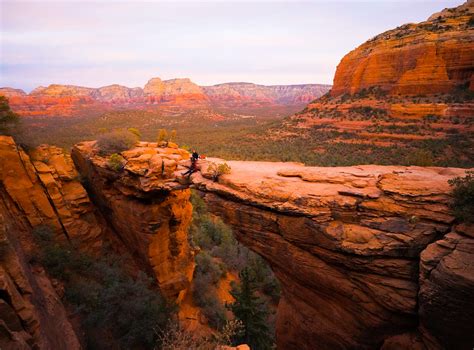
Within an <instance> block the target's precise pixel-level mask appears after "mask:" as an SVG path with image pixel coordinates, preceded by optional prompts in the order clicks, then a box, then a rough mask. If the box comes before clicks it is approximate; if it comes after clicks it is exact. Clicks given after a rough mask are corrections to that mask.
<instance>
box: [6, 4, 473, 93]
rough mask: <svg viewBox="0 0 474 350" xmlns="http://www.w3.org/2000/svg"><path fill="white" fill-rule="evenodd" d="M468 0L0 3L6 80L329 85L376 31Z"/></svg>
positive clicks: (12, 83) (25, 83) (16, 83)
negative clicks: (338, 69)
mask: <svg viewBox="0 0 474 350" xmlns="http://www.w3.org/2000/svg"><path fill="white" fill-rule="evenodd" d="M462 3H464V1H463V0H443V1H437V2H436V3H433V2H427V1H423V0H418V1H416V2H410V1H378V2H375V1H369V2H367V1H365V2H363V1H345V2H343V1H336V2H329V1H305V2H290V1H278V2H274V1H241V2H233V3H228V2H223V1H211V2H199V1H191V2H181V1H178V2H175V3H171V2H167V1H152V2H138V3H133V2H123V1H120V2H117V1H95V2H91V1H87V2H84V3H80V2H76V1H54V2H46V3H40V2H37V1H26V2H14V1H2V2H1V4H0V10H1V19H2V24H1V28H0V29H1V33H2V35H1V39H0V45H1V46H0V56H1V63H2V64H1V71H0V73H1V76H0V86H4V87H11V88H17V89H22V90H24V91H25V92H28V93H29V92H31V91H32V90H33V89H34V88H36V87H38V86H49V85H51V84H60V85H75V86H84V87H91V88H98V87H102V86H109V85H114V84H118V85H123V86H127V87H143V86H144V85H145V84H146V82H147V81H148V80H149V79H151V78H152V77H160V78H161V79H162V80H170V79H176V78H189V79H190V80H191V81H192V82H194V83H195V84H197V85H199V86H212V85H218V84H224V83H229V82H249V83H253V84H258V85H267V86H271V85H305V84H325V85H332V83H333V77H334V73H335V70H336V66H337V64H339V62H340V60H341V59H342V58H343V57H344V55H346V54H347V53H348V52H349V51H351V50H353V49H354V48H356V47H357V46H359V45H360V44H362V43H364V42H365V41H367V40H368V39H370V38H371V37H373V36H375V35H377V34H379V33H381V32H384V31H386V30H389V29H392V28H395V27H397V26H400V25H402V24H405V23H410V22H412V23H413V22H421V21H424V20H426V19H427V18H428V17H429V16H430V15H431V14H432V13H434V12H438V11H441V10H442V9H444V8H446V7H455V6H457V5H460V4H462ZM341 23H342V24H344V25H342V26H341V25H340V24H341ZM282 24H283V25H282ZM323 30H324V33H323V34H322V31H323Z"/></svg>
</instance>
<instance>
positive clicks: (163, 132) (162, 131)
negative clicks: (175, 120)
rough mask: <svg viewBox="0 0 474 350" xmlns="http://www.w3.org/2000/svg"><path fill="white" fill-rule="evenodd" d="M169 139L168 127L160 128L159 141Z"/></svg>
mask: <svg viewBox="0 0 474 350" xmlns="http://www.w3.org/2000/svg"><path fill="white" fill-rule="evenodd" d="M162 141H168V132H167V131H166V129H160V130H158V142H162Z"/></svg>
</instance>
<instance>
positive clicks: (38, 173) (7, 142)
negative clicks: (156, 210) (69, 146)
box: [0, 136, 102, 349]
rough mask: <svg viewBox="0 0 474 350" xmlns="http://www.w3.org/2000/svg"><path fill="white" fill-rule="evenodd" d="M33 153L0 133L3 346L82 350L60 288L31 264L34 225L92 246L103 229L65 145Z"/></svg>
mask: <svg viewBox="0 0 474 350" xmlns="http://www.w3.org/2000/svg"><path fill="white" fill-rule="evenodd" d="M36 155H37V156H38V157H39V159H36V160H33V159H32V158H30V157H29V156H28V155H27V154H26V153H25V152H24V151H23V150H22V149H21V148H19V147H18V146H17V145H16V144H15V142H14V141H13V139H12V138H10V137H6V136H0V311H1V312H0V329H1V332H0V347H1V348H2V349H30V348H39V349H79V348H80V343H79V340H78V337H77V335H76V332H75V330H74V328H73V326H72V325H71V322H70V321H69V318H68V313H67V311H66V308H65V307H64V305H63V304H62V301H61V293H62V292H63V291H62V289H61V286H60V284H58V282H57V281H55V280H54V279H51V278H49V277H48V275H47V274H46V272H45V271H44V269H43V268H42V266H41V265H39V264H38V263H37V262H36V259H35V256H37V255H36V252H37V247H36V244H35V242H36V239H35V237H34V234H33V229H34V228H36V227H39V226H48V227H50V228H52V229H53V231H54V233H55V239H57V240H61V241H66V240H68V239H74V240H75V241H76V242H78V244H79V245H80V246H81V247H83V248H84V249H87V250H88V251H97V249H98V248H99V247H100V245H101V240H100V236H101V233H102V228H101V226H100V225H99V224H98V222H97V220H96V218H95V216H94V214H93V207H92V204H91V202H90V201H89V197H88V195H87V193H86V192H85V190H84V189H83V188H82V186H81V185H80V183H79V181H78V180H77V172H76V171H75V169H74V167H73V166H72V165H71V163H69V162H68V161H67V160H66V159H67V156H65V155H64V154H63V152H62V150H60V149H57V148H55V147H51V148H48V147H43V148H42V149H40V150H38V152H37V153H36ZM40 159H41V160H40ZM46 163H47V164H46Z"/></svg>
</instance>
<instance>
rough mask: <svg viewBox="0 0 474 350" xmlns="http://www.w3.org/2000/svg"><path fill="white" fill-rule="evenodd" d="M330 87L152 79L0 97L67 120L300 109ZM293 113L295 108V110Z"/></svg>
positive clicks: (23, 111)
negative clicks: (114, 112) (88, 114)
mask: <svg viewBox="0 0 474 350" xmlns="http://www.w3.org/2000/svg"><path fill="white" fill-rule="evenodd" d="M330 87H331V86H330V85H323V84H304V85H272V86H265V85H257V84H252V83H224V84H218V85H214V86H199V85H197V84H195V83H193V82H192V81H191V80H190V79H188V78H182V79H169V80H162V79H160V78H157V77H155V78H152V79H150V80H149V81H148V82H147V83H146V84H145V86H144V87H143V88H140V87H135V88H129V87H126V86H123V85H118V84H113V85H108V86H103V87H100V88H88V87H82V86H75V85H60V84H51V85H49V86H47V87H44V86H39V87H37V88H36V89H34V90H33V91H31V93H30V94H26V93H25V92H24V91H23V90H20V89H12V88H9V87H5V88H0V95H4V96H6V97H8V98H9V99H10V105H11V107H12V109H13V110H15V111H16V112H18V113H19V114H20V115H23V116H71V115H76V114H78V113H79V112H80V111H81V109H82V108H84V107H88V106H92V107H97V108H101V107H104V108H107V109H108V110H110V109H114V108H123V107H131V108H132V107H133V108H134V109H141V108H149V107H150V106H153V105H168V106H176V107H180V108H196V107H221V108H235V107H240V106H242V105H243V104H245V106H247V107H249V106H250V107H262V106H266V107H271V106H298V108H302V107H304V105H305V104H306V103H308V102H310V101H312V100H314V99H316V98H318V97H320V96H322V95H323V94H325V93H327V92H328V91H329V89H330ZM295 110H297V109H295Z"/></svg>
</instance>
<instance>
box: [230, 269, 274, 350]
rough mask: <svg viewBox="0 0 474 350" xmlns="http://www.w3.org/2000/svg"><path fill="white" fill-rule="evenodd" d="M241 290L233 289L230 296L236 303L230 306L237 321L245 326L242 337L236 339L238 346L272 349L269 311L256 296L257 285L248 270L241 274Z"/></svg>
mask: <svg viewBox="0 0 474 350" xmlns="http://www.w3.org/2000/svg"><path fill="white" fill-rule="evenodd" d="M239 276H240V288H233V289H232V290H231V292H230V294H231V295H232V296H233V297H234V299H235V302H234V303H232V304H231V305H230V309H231V310H232V312H233V313H234V316H235V317H236V319H238V320H240V321H241V322H242V324H243V331H242V334H241V335H240V336H237V337H235V338H234V342H235V343H236V344H237V343H238V344H242V343H245V344H248V345H249V346H250V348H251V349H254V350H261V349H271V348H272V337H271V335H270V330H269V327H268V321H267V318H268V310H267V307H266V304H265V302H264V301H263V300H262V299H260V298H259V297H258V296H256V295H255V290H256V288H255V285H254V282H253V280H252V279H251V277H250V274H249V270H248V268H244V269H243V270H242V271H241V272H240V273H239Z"/></svg>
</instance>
